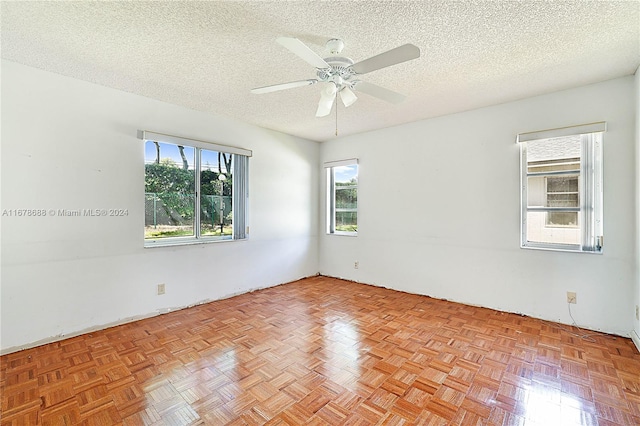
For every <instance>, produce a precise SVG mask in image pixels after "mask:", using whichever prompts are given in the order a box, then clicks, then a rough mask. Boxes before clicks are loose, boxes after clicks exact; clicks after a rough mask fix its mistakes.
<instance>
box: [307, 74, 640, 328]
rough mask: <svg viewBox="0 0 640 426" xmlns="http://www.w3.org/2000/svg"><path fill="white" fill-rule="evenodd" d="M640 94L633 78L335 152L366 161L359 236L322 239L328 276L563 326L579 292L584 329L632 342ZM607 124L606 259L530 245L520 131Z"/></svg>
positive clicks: (336, 156)
mask: <svg viewBox="0 0 640 426" xmlns="http://www.w3.org/2000/svg"><path fill="white" fill-rule="evenodd" d="M633 85H634V80H633V78H632V77H626V78H620V79H616V80H612V81H607V82H603V83H600V84H595V85H591V86H586V87H580V88H576V89H573V90H567V91H563V92H558V93H553V94H549V95H545V96H539V97H535V98H530V99H525V100H521V101H518V102H512V103H508V104H503V105H497V106H494V107H489V108H483V109H478V110H474V111H469V112H464V113H460V114H455V115H449V116H444V117H440V118H435V119H431V120H426V121H421V122H415V123H410V124H406V125H402V126H399V127H394V128H388V129H384V130H379V131H375V132H370V133H366V134H360V135H356V136H350V137H344V138H339V139H336V140H333V141H330V142H327V143H324V144H323V145H322V147H321V152H320V154H321V155H320V156H321V160H322V161H331V160H340V159H345V158H359V160H360V169H359V179H358V185H359V194H358V203H359V205H358V209H359V211H358V214H359V216H358V222H359V223H358V234H359V235H358V236H357V237H355V238H354V237H341V236H335V235H324V234H321V237H320V272H321V273H322V274H326V275H331V276H338V277H344V278H347V279H351V280H355V281H359V282H364V283H370V284H376V285H380V286H385V287H390V288H394V289H397V290H403V291H408V292H412V293H419V294H425V295H430V296H434V297H438V298H446V299H450V300H455V301H459V302H464V303H469V304H472V305H481V306H486V307H491V308H496V309H500V310H504V311H511V312H519V313H523V314H527V315H531V316H534V317H540V318H545V319H548V320H555V321H560V322H563V323H571V319H570V317H569V314H568V311H567V304H566V292H567V291H575V292H577V301H578V303H577V305H573V306H572V311H573V315H574V317H575V319H576V321H577V322H578V323H579V324H580V325H581V326H584V327H587V328H591V329H597V330H604V331H607V332H612V333H617V334H622V335H629V332H630V331H631V329H632V328H633V322H632V320H631V318H632V315H633V309H634V303H632V296H633V294H634V293H633V291H634V289H633V287H634V283H635V276H636V266H635V265H636V262H635V256H634V253H635V232H634V230H635V226H636V223H635V201H634V200H635V196H636V193H635V183H634V179H633V176H635V171H634V170H635V159H634V158H635V157H634V152H635V151H634V138H635V137H636V136H635V134H634V132H635V130H634V129H635V127H634V126H635V125H634V121H635V112H634V111H635V109H636V106H635V104H634V102H635V100H634V96H633ZM602 120H606V121H607V123H608V129H609V130H608V131H607V133H606V134H605V137H604V168H605V170H604V185H605V186H604V190H605V192H604V220H605V222H604V236H605V238H604V242H605V244H604V251H605V252H604V254H602V255H597V254H582V253H566V252H551V251H536V250H530V249H521V248H519V247H520V223H519V218H520V189H519V178H520V175H519V149H518V146H517V145H516V143H515V137H516V134H518V133H521V132H526V131H534V130H542V129H550V128H555V127H561V126H567V125H575V124H583V123H589V122H594V121H602ZM320 184H321V190H322V191H324V189H325V188H324V185H325V184H324V180H321V182H320ZM322 208H323V210H324V203H322ZM323 221H324V212H323V214H322V216H321V225H320V228H319V229H320V230H322V229H323V224H322V222H323ZM355 261H358V262H359V269H357V270H356V269H354V262H355ZM636 300H637V299H636Z"/></svg>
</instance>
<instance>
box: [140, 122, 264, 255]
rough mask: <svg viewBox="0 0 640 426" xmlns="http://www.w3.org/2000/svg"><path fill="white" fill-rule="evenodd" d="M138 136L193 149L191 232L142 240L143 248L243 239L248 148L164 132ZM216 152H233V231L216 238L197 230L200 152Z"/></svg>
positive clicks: (245, 235) (246, 232) (246, 227)
mask: <svg viewBox="0 0 640 426" xmlns="http://www.w3.org/2000/svg"><path fill="white" fill-rule="evenodd" d="M137 136H138V139H141V140H142V141H144V142H145V143H146V142H147V141H152V142H161V143H169V144H173V145H182V146H185V147H191V148H194V150H195V158H194V162H195V170H194V174H195V206H194V218H193V221H194V235H190V236H184V237H166V238H157V239H146V238H145V239H144V247H165V246H176V245H189V244H203V243H212V242H223V241H238V240H245V239H247V238H248V237H249V221H248V212H249V190H248V185H249V157H251V156H252V151H251V150H248V149H244V148H238V147H232V146H226V145H220V144H217V143H213V142H206V141H201V140H196V139H189V138H183V137H180V136H173V135H166V134H163V133H156V132H150V131H148V130H138V135H137ZM201 150H208V151H218V152H224V153H226V154H233V155H234V159H233V166H232V168H233V170H232V174H233V176H234V182H233V194H232V200H233V201H232V202H233V233H232V237H231V238H220V237H212V236H206V235H201V230H200V208H199V206H200V166H201V165H200V151H201Z"/></svg>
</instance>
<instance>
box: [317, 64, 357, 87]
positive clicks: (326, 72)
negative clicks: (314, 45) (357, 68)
mask: <svg viewBox="0 0 640 426" xmlns="http://www.w3.org/2000/svg"><path fill="white" fill-rule="evenodd" d="M324 60H325V62H326V63H327V64H329V65H330V68H324V69H320V70H318V72H317V73H316V75H317V76H318V79H319V80H320V81H326V82H330V81H331V82H333V83H335V85H336V86H337V87H338V88H341V86H343V85H344V83H345V81H346V80H349V79H350V78H351V77H352V76H354V75H355V73H354V72H353V70H352V69H351V65H353V60H352V59H350V58H346V57H342V56H332V57H330V58H325V59H324Z"/></svg>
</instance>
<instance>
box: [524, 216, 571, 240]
mask: <svg viewBox="0 0 640 426" xmlns="http://www.w3.org/2000/svg"><path fill="white" fill-rule="evenodd" d="M547 215H549V216H551V217H550V218H548V217H547ZM549 221H551V222H553V221H557V222H560V223H563V224H564V223H571V224H573V225H572V226H550V225H549ZM580 237H581V236H580V228H579V224H578V213H575V212H527V241H529V242H535V243H546V244H580Z"/></svg>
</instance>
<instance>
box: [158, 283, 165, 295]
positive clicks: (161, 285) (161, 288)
mask: <svg viewBox="0 0 640 426" xmlns="http://www.w3.org/2000/svg"><path fill="white" fill-rule="evenodd" d="M161 294H164V284H158V296H160V295H161Z"/></svg>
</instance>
